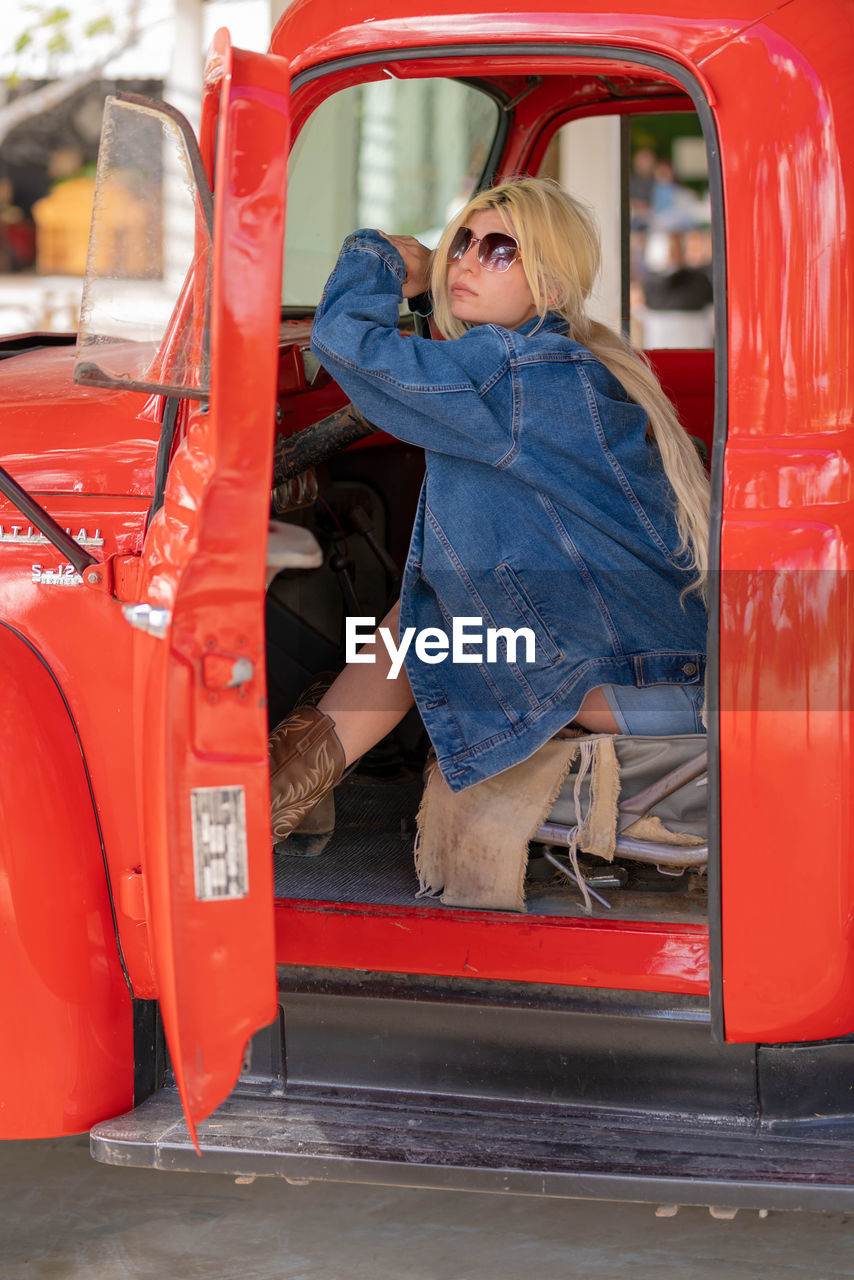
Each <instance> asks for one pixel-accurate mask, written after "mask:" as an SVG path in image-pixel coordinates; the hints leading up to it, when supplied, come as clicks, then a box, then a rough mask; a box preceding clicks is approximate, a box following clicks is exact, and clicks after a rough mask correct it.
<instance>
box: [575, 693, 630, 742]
mask: <svg viewBox="0 0 854 1280" xmlns="http://www.w3.org/2000/svg"><path fill="white" fill-rule="evenodd" d="M573 724H580V725H581V726H582V727H583V728H584V729H589V730H590V731H591V733H619V732H620V728H619V725H618V724H617V722H616V720H615V719H614V713H613V711H612V710H611V708H610V707H609V706H608V701H607V699H606V697H605V695H604V693H603V692H602V690H601V688H598V689H591V690H590V692H589V693H588V694H587V695H586V696H585V698H584V701H583V702H582V704H581V706H580V707H579V709H578V715H577V716H576V717H575V720H574V721H573Z"/></svg>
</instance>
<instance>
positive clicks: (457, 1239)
mask: <svg viewBox="0 0 854 1280" xmlns="http://www.w3.org/2000/svg"><path fill="white" fill-rule="evenodd" d="M852 1245H854V1215H852V1216H851V1217H848V1216H843V1215H841V1214H829V1215H823V1214H779V1213H772V1214H770V1215H769V1216H768V1217H767V1218H764V1219H762V1218H759V1216H758V1215H757V1214H756V1213H755V1212H754V1213H748V1212H746V1211H742V1212H741V1213H739V1215H738V1217H737V1218H735V1220H734V1221H731V1222H720V1221H714V1220H713V1219H712V1218H710V1216H709V1214H708V1212H707V1211H706V1210H705V1209H682V1210H681V1211H680V1213H679V1214H678V1216H677V1217H675V1218H656V1217H655V1216H654V1214H653V1210H652V1207H650V1206H644V1205H620V1204H608V1203H604V1202H592V1201H570V1200H543V1199H529V1198H526V1197H522V1196H507V1197H499V1196H495V1195H479V1194H459V1193H454V1192H446V1191H417V1190H405V1191H398V1190H394V1189H391V1188H386V1187H370V1186H354V1185H347V1184H345V1183H311V1184H309V1185H308V1186H305V1187H294V1186H289V1185H288V1184H286V1183H284V1182H280V1181H274V1180H268V1179H261V1178H259V1179H257V1180H256V1181H255V1182H253V1183H252V1184H250V1185H248V1186H246V1185H237V1184H236V1183H235V1182H234V1181H233V1180H232V1179H231V1178H225V1177H219V1176H213V1175H203V1174H174V1173H156V1172H153V1171H150V1170H137V1169H118V1168H116V1169H113V1168H106V1167H104V1166H102V1165H98V1164H95V1163H94V1161H92V1160H91V1159H90V1158H89V1154H88V1148H87V1141H86V1139H85V1138H67V1139H62V1140H59V1141H45V1142H29V1143H28V1142H7V1143H2V1144H0V1280H84V1277H85V1280H126V1278H130V1280H142V1278H143V1277H151V1280H154V1278H155V1277H156V1278H157V1280H173V1278H174V1280H196V1277H198V1278H199V1280H202V1277H203V1278H204V1280H400V1278H402V1277H405V1278H406V1280H520V1277H523V1278H524V1280H560V1278H562V1277H584V1280H623V1278H625V1280H628V1278H629V1277H630V1278H631V1280H685V1278H686V1276H688V1277H690V1280H711V1278H712V1277H714V1280H746V1278H747V1277H751V1278H753V1277H760V1278H763V1280H764V1277H769V1278H771V1277H773V1280H830V1278H831V1277H835V1276H854V1248H852Z"/></svg>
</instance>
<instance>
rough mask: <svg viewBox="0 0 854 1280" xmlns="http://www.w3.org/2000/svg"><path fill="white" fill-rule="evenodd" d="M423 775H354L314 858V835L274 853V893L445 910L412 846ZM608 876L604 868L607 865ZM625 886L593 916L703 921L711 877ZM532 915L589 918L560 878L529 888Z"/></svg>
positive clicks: (640, 869) (643, 871)
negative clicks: (424, 882) (426, 884)
mask: <svg viewBox="0 0 854 1280" xmlns="http://www.w3.org/2000/svg"><path fill="white" fill-rule="evenodd" d="M421 791H422V781H421V776H420V775H413V774H410V775H404V776H403V777H402V779H401V780H400V781H397V782H390V781H389V780H388V779H382V780H378V779H374V778H370V777H365V776H360V775H359V774H354V775H353V776H352V777H351V778H348V779H347V781H346V782H345V783H343V784H342V785H341V786H340V787H338V788H337V790H336V792H335V810H336V823H335V831H334V833H333V835H332V836H331V838H330V839H329V841H328V843H326V845H325V847H324V848H323V850H322V852H321V853H320V854H318V855H316V856H312V854H311V850H312V846H315V847H316V844H317V841H316V838H312V837H304V836H298V835H293V836H291V837H290V838H289V839H288V840H287V841H285V842H284V843H283V844H282V845H279V846H278V848H279V849H280V850H281V852H278V853H276V854H275V855H274V858H273V868H274V877H275V895H276V897H277V898H294V899H296V900H297V901H309V902H369V903H375V904H377V905H383V906H402V907H423V908H429V909H432V910H436V909H437V908H438V909H439V910H443V909H446V910H448V911H452V910H454V909H455V908H453V907H448V908H443V907H442V904H441V903H440V902H439V900H438V899H437V898H427V897H425V898H418V897H416V894H417V892H418V879H417V877H416V875H415V859H414V856H413V844H414V841H415V815H416V813H417V812H418V805H419V803H420V800H421ZM601 870H602V872H603V873H607V871H608V867H607V865H606V864H603V865H602V868H601ZM629 875H630V880H629V884H628V885H627V886H626V888H624V889H605V888H603V889H601V890H600V891H599V892H600V893H601V894H602V896H603V897H604V898H605V899H606V901H608V902H609V903H610V906H611V909H610V910H608V909H607V908H605V907H604V906H602V905H600V904H599V903H594V911H593V914H594V917H595V918H598V919H611V920H618V919H622V920H666V921H672V922H674V923H675V922H690V923H692V924H704V923H705V918H706V878H705V876H704V875H697V874H694V873H688V874H686V875H685V876H682V877H679V878H674V877H673V876H661V875H660V874H659V873H658V872H657V871H656V869H655V868H654V867H651V866H649V867H648V866H635V867H632V868H630V869H629ZM527 911H528V914H529V915H536V916H584V910H583V907H582V904H581V898H580V895H579V893H578V891H577V889H575V888H574V887H573V886H572V885H570V884H568V883H566V882H565V881H564V882H562V881H561V879H560V877H559V876H558V877H557V878H556V879H555V880H552V881H550V882H547V883H545V884H531V885H529V886H528V890H527Z"/></svg>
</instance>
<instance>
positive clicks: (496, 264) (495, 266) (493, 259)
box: [448, 227, 522, 271]
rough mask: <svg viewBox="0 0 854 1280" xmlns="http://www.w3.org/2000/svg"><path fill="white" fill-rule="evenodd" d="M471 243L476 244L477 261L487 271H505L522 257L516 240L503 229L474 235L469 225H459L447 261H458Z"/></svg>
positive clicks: (464, 254)
mask: <svg viewBox="0 0 854 1280" xmlns="http://www.w3.org/2000/svg"><path fill="white" fill-rule="evenodd" d="M473 244H476V245H477V246H478V249H477V260H478V262H479V263H480V265H481V266H482V267H485V268H486V270H487V271H507V270H509V268H510V267H512V266H513V263H514V262H515V261H516V259H517V258H521V257H522V255H521V253H520V252H519V243H518V241H517V240H514V239H513V237H512V236H508V235H506V234H505V233H504V232H503V231H487V233H486V235H485V236H476V235H475V234H474V232H473V231H472V230H470V228H469V227H460V229H459V231H457V232H456V233H455V234H454V238H453V240H452V241H451V246H450V248H449V250H448V261H449V262H458V261H459V259H460V258H464V257H465V256H466V254H467V253H468V251H469V249H470V248H471V246H472V245H473Z"/></svg>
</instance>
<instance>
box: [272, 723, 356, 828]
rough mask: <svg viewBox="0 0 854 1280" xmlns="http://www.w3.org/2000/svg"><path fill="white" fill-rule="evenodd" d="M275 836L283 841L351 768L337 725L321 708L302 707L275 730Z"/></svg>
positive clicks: (273, 739) (273, 747)
mask: <svg viewBox="0 0 854 1280" xmlns="http://www.w3.org/2000/svg"><path fill="white" fill-rule="evenodd" d="M269 751H270V795H271V801H272V804H271V817H272V823H273V841H274V842H278V841H280V840H284V839H285V838H286V837H287V836H289V835H290V833H291V832H292V831H293V830H294V829H295V828H296V827H298V826H299V825H300V823H301V822H302V821H303V819H304V818H305V817H306V815H307V814H309V813H310V812H311V810H312V809H314V808H315V807H316V806H317V805H318V804H319V803H320V801H321V800H323V798H324V796H326V795H328V794H329V793H330V792H331V791H332V788H333V787H334V786H335V784H336V783H337V782H338V781H339V779H340V778H341V775H342V774H343V772H344V769H345V767H346V760H345V757H344V748H343V747H342V746H341V743H340V742H339V741H338V735H337V734H336V732H335V724H334V722H333V721H332V720H330V718H329V716H327V715H324V714H323V712H322V711H318V709H317V707H312V706H300V707H297V708H296V710H295V711H292V712H291V714H290V715H289V716H287V717H286V718H285V719H284V720H283V721H282V722H281V724H278V725H277V726H276V728H275V729H274V730H273V732H272V733H271V735H270V740H269Z"/></svg>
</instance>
